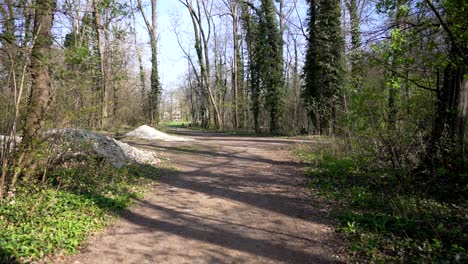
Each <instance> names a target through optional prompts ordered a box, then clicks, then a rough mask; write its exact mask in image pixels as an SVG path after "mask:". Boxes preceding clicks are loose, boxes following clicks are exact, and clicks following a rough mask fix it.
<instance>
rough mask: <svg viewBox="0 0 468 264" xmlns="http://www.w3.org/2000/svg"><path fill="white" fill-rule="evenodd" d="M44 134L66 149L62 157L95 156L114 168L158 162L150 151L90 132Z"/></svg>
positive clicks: (73, 131)
mask: <svg viewBox="0 0 468 264" xmlns="http://www.w3.org/2000/svg"><path fill="white" fill-rule="evenodd" d="M46 134H47V135H48V136H50V137H51V138H55V139H58V140H59V141H60V142H61V145H62V146H65V147H67V148H66V149H63V150H62V151H61V152H62V154H61V155H62V156H85V155H86V156H89V155H95V156H97V157H98V158H102V159H103V160H105V161H107V162H109V163H111V164H113V165H114V166H116V167H122V166H123V165H125V164H129V163H139V164H149V165H156V164H158V163H159V162H160V160H159V159H158V158H157V157H156V153H154V152H152V151H146V150H141V149H137V148H135V147H132V146H130V145H128V144H126V143H123V142H121V141H118V140H115V139H113V138H111V137H108V136H103V135H99V134H95V133H92V132H90V131H85V130H81V129H74V128H63V129H52V130H49V131H47V132H46ZM70 152H71V153H70Z"/></svg>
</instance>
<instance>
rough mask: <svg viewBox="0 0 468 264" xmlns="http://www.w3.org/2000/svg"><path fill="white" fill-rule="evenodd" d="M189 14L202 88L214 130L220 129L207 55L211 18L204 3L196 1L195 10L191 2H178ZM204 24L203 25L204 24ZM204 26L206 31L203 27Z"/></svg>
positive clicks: (180, 0)
mask: <svg viewBox="0 0 468 264" xmlns="http://www.w3.org/2000/svg"><path fill="white" fill-rule="evenodd" d="M179 2H180V3H182V4H183V5H184V6H185V7H186V8H187V10H188V11H189V13H190V18H191V19H192V25H193V32H194V37H195V50H196V53H197V58H198V63H199V65H200V72H201V75H202V77H203V86H205V87H206V91H207V95H208V101H209V102H210V104H211V108H212V110H213V111H212V112H213V115H214V116H213V119H214V125H215V127H216V128H221V126H222V121H221V115H220V113H219V108H218V104H217V100H216V97H215V95H214V92H213V87H212V81H211V63H210V55H209V54H210V53H209V41H210V37H211V16H210V13H209V10H208V8H207V6H206V5H207V3H206V2H205V1H201V0H196V9H195V8H194V7H193V5H192V1H191V0H185V2H184V1H182V0H179ZM202 10H203V14H204V16H205V21H203V20H202ZM204 22H205V23H204ZM204 25H206V27H207V28H206V29H205V27H204Z"/></svg>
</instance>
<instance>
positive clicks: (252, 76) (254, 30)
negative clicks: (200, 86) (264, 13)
mask: <svg viewBox="0 0 468 264" xmlns="http://www.w3.org/2000/svg"><path fill="white" fill-rule="evenodd" d="M249 7H251V8H252V9H253V10H254V11H255V13H254V14H252V13H251V12H250V10H249ZM241 12H242V13H241V20H242V26H243V29H244V38H245V44H246V46H247V58H248V74H247V79H248V86H249V90H250V100H251V103H252V109H251V110H252V114H253V122H254V130H255V133H260V124H259V116H260V109H261V101H260V94H261V92H260V70H259V65H260V63H259V57H260V54H259V52H258V51H259V48H258V47H259V44H258V39H257V38H256V36H257V35H258V30H259V28H258V24H259V23H258V17H259V12H258V10H257V9H256V8H255V6H253V4H252V3H250V2H247V1H245V2H243V5H242V8H241Z"/></svg>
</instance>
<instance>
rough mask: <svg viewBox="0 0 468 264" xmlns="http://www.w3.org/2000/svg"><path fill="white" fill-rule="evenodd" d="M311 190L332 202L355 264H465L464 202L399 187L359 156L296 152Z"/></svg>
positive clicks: (315, 151) (465, 223) (389, 177)
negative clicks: (304, 167)
mask: <svg viewBox="0 0 468 264" xmlns="http://www.w3.org/2000/svg"><path fill="white" fill-rule="evenodd" d="M296 156H297V157H299V158H300V159H301V160H302V161H303V162H305V163H307V164H308V169H307V171H306V176H307V178H308V184H309V187H310V188H314V189H317V190H318V191H319V192H320V194H321V195H323V196H325V197H327V198H329V199H331V200H333V201H335V204H336V206H335V208H334V210H333V215H334V216H336V218H337V219H339V223H340V225H339V227H338V230H339V231H340V232H342V233H343V234H345V236H346V237H347V239H348V242H349V256H350V260H351V261H352V262H359V263H466V262H467V261H468V258H467V254H466V253H467V252H466V250H467V246H468V243H467V241H468V232H467V230H466V228H467V222H468V221H467V220H468V219H467V210H466V209H467V208H466V201H465V202H463V201H462V200H460V201H458V202H454V201H453V200H452V201H447V200H443V199H440V198H439V197H438V196H437V195H434V194H432V193H430V192H429V193H428V192H425V191H423V190H420V191H418V190H417V188H415V189H416V191H411V192H409V191H407V190H405V189H402V188H398V182H397V181H396V180H395V177H394V176H393V175H392V174H391V173H389V172H386V171H383V170H378V169H375V167H376V166H373V165H372V164H370V162H369V161H366V160H365V159H362V158H361V157H356V156H351V155H340V154H336V153H335V154H332V153H330V151H321V150H297V151H296Z"/></svg>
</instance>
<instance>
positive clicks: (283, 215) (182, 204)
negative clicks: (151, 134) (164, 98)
mask: <svg viewBox="0 0 468 264" xmlns="http://www.w3.org/2000/svg"><path fill="white" fill-rule="evenodd" d="M176 133H178V134H180V135H183V136H187V137H191V138H194V139H196V141H189V142H151V141H136V140H127V142H128V143H129V144H131V145H133V146H136V147H140V148H144V149H151V150H155V151H158V152H160V153H161V154H162V155H164V156H167V157H168V158H169V159H170V160H171V163H172V164H173V165H174V166H175V167H176V168H177V169H178V170H179V171H178V172H174V173H171V174H170V175H168V176H165V177H163V178H162V179H161V181H160V183H159V184H158V185H157V186H156V187H155V188H154V189H153V190H152V191H151V193H148V195H147V197H146V198H145V199H144V200H141V201H137V202H136V204H135V205H134V206H132V207H131V208H130V209H129V210H128V211H127V212H126V213H124V214H123V215H122V217H121V219H119V220H118V221H117V222H116V223H114V224H113V225H112V226H110V227H109V228H108V229H107V230H105V231H104V232H103V233H102V234H101V235H99V236H98V237H97V238H95V239H93V240H92V241H91V242H90V243H89V245H88V246H86V247H85V248H84V249H83V250H82V252H81V253H80V254H78V255H76V256H73V257H71V258H69V259H68V260H67V262H68V263H86V264H88V263H99V264H104V263H135V264H137V263H138V264H140V263H176V264H181V263H256V264H257V263H341V262H342V261H340V258H339V257H338V256H337V255H339V254H338V253H337V251H338V249H339V245H340V242H339V239H337V238H336V234H335V233H334V232H333V231H332V229H331V228H330V227H329V225H328V224H327V221H325V220H324V219H323V217H321V216H320V215H322V214H321V213H320V212H319V211H320V210H321V208H320V207H321V206H320V203H319V202H318V201H314V200H313V199H312V198H311V197H309V195H308V194H307V190H305V189H304V187H303V186H302V182H303V178H302V176H301V174H302V173H301V171H300V169H299V168H298V166H297V164H296V166H294V165H295V164H293V163H291V162H290V158H289V157H288V155H289V149H290V148H291V147H292V145H293V144H297V143H298V142H299V141H298V140H289V139H279V138H270V137H239V136H226V135H223V134H220V133H207V132H197V131H191V130H186V129H179V130H178V131H176Z"/></svg>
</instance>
